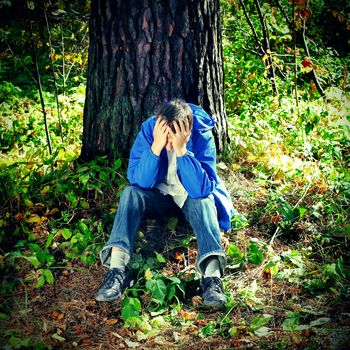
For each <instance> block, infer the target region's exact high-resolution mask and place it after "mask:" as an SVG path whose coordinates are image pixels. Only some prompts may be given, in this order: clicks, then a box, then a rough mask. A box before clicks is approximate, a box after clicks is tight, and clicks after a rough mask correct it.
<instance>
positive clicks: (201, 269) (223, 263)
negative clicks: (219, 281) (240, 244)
mask: <svg viewBox="0 0 350 350" xmlns="http://www.w3.org/2000/svg"><path fill="white" fill-rule="evenodd" d="M209 256H216V257H217V258H218V260H219V264H220V272H221V276H223V275H224V272H225V267H226V262H227V260H226V254H225V253H224V252H223V251H222V250H221V251H220V250H216V251H212V252H209V253H206V254H203V255H201V256H200V257H198V258H197V263H196V267H197V270H198V271H199V272H200V274H201V275H202V276H204V273H205V271H204V267H203V266H202V264H203V262H204V260H205V259H207V258H208V257H209Z"/></svg>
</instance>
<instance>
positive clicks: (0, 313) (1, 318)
mask: <svg viewBox="0 0 350 350" xmlns="http://www.w3.org/2000/svg"><path fill="white" fill-rule="evenodd" d="M9 317H10V316H8V315H6V314H3V313H2V312H0V320H6V319H7V318H9Z"/></svg>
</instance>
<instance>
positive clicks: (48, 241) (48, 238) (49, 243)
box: [45, 233, 54, 249]
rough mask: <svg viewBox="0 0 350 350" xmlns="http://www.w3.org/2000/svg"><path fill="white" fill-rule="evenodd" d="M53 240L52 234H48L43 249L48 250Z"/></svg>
mask: <svg viewBox="0 0 350 350" xmlns="http://www.w3.org/2000/svg"><path fill="white" fill-rule="evenodd" d="M53 238H54V234H53V233H50V234H49V235H48V236H47V240H46V244H45V248H46V249H47V248H49V247H50V246H51V243H52V241H53Z"/></svg>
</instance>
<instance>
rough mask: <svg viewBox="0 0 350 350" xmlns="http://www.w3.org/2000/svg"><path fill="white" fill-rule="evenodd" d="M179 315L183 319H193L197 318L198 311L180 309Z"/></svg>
mask: <svg viewBox="0 0 350 350" xmlns="http://www.w3.org/2000/svg"><path fill="white" fill-rule="evenodd" d="M180 316H181V317H182V318H183V319H184V320H185V321H190V320H195V319H196V318H197V316H198V313H197V312H194V311H186V310H180Z"/></svg>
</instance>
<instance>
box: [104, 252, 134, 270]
mask: <svg viewBox="0 0 350 350" xmlns="http://www.w3.org/2000/svg"><path fill="white" fill-rule="evenodd" d="M129 260H130V255H129V254H127V253H125V252H124V251H122V250H120V249H113V248H112V252H111V263H110V267H109V268H110V269H113V268H118V269H121V270H125V268H126V265H128V263H129Z"/></svg>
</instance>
